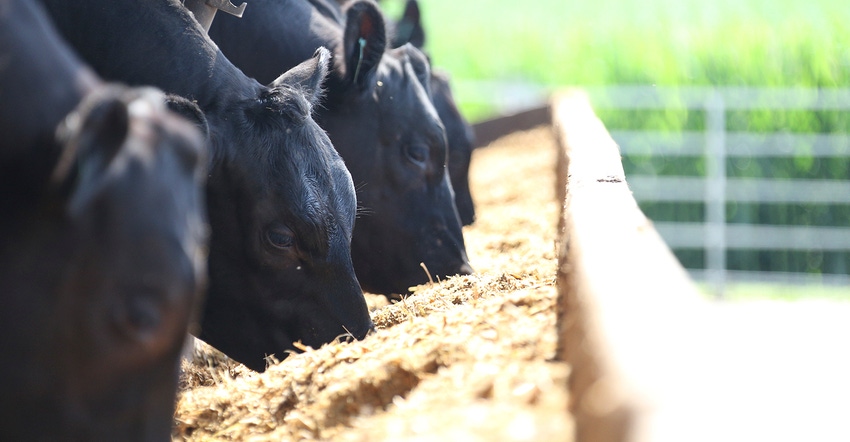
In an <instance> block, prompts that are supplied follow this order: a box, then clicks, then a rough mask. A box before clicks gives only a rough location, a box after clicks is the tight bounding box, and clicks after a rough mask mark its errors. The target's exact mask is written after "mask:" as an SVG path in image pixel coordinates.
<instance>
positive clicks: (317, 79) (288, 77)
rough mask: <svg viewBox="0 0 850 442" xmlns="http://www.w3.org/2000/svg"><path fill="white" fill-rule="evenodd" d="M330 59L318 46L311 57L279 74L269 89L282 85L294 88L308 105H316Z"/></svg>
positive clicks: (324, 50) (326, 52)
mask: <svg viewBox="0 0 850 442" xmlns="http://www.w3.org/2000/svg"><path fill="white" fill-rule="evenodd" d="M330 58H331V53H330V52H329V51H328V50H327V49H326V48H324V47H321V46H320V47H319V48H318V49H316V52H314V53H313V57H311V58H310V59H308V60H306V61H303V62H301V64H299V65H298V66H295V67H294V68H292V69H290V70H288V71H286V72H284V73H283V74H281V76H280V77H277V79H275V81H273V82H271V84H269V87H270V88H272V89H274V88H277V87H281V86H283V85H288V86H290V87H293V86H294V87H296V88H299V89H300V90H301V91H302V92H303V93H304V95H305V96H306V97H307V99H308V100H309V101H310V103H312V104H316V103H317V102H318V101H319V98H321V96H322V82H324V81H325V77H326V76H327V75H328V65H329V63H330Z"/></svg>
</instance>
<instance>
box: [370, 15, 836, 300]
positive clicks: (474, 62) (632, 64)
mask: <svg viewBox="0 0 850 442" xmlns="http://www.w3.org/2000/svg"><path fill="white" fill-rule="evenodd" d="M419 3H420V6H421V8H422V14H423V20H424V24H425V28H426V32H427V42H426V50H427V51H428V52H429V54H430V55H431V57H432V60H433V64H434V66H436V67H438V68H441V69H443V70H445V71H448V72H449V73H450V74H451V75H452V78H453V85H454V86H453V87H454V91H455V96H456V98H457V99H458V101H459V103H460V106H461V110H462V112H463V113H464V114H465V115H466V116H467V117H468V118H469V119H470V120H472V121H477V120H481V119H484V118H487V117H488V116H491V115H492V114H493V113H494V112H496V109H495V108H494V106H493V105H492V104H486V103H483V102H484V101H487V100H489V99H491V98H492V97H487V96H484V97H482V96H480V95H481V94H482V92H481V90H479V89H478V88H476V87H475V83H476V82H482V81H504V82H509V83H517V84H530V85H537V86H542V87H544V88H545V89H546V90H552V89H556V88H558V87H561V86H572V85H578V86H604V85H612V84H639V85H658V86H708V85H716V86H754V87H792V86H797V87H800V86H802V87H822V88H832V87H850V26H848V24H850V3H848V2H847V1H846V0H841V1H839V0H772V1H768V0H738V1H735V0H714V1H704V0H701V1H697V0H643V1H635V0H596V1H590V2H587V1H585V2H575V1H563V0H529V1H525V2H516V1H509V0H487V1H456V0H419ZM382 5H383V7H384V9H385V10H386V11H387V13H388V15H389V16H391V17H398V16H399V15H400V13H401V10H402V9H403V6H404V0H383V1H382ZM496 90H497V91H499V92H496V93H502V92H501V90H500V89H496ZM485 91H486V89H485ZM485 93H489V94H490V95H493V94H494V92H493V91H492V90H490V91H489V92H485ZM502 94H504V93H502ZM599 115H600V117H601V118H602V120H603V121H604V122H605V124H606V126H607V127H608V128H609V130H613V129H654V130H666V131H674V132H676V131H680V130H702V129H703V126H704V122H705V116H704V114H703V113H702V112H701V111H687V110H681V109H668V110H658V111H646V110H638V111H622V110H601V111H599ZM848 117H850V114H848V113H846V112H831V111H820V112H807V111H771V110H763V111H762V110H759V111H744V112H739V111H730V112H729V115H728V122H729V123H728V124H729V126H728V129H729V130H732V131H735V130H748V131H755V132H773V131H777V130H787V131H790V132H831V133H845V134H846V133H850V118H848ZM739 163H741V164H739ZM624 167H625V168H626V172H627V175H629V174H630V173H632V172H642V173H648V172H647V171H646V170H643V169H648V170H651V171H652V172H651V173H655V174H659V175H695V176H700V175H702V174H703V173H704V167H705V165H704V163H703V161H702V160H701V159H693V158H685V159H678V158H664V157H653V158H640V157H626V158H624ZM727 171H728V173H729V174H730V176H739V175H740V176H746V177H755V178H757V177H772V178H798V179H838V180H847V179H850V158H848V157H844V158H829V159H818V158H812V157H796V158H793V159H791V158H778V159H757V160H748V161H746V164H744V163H742V162H741V161H739V162H730V163H729V164H728V165H727ZM668 206H669V207H668ZM690 206H694V205H693V204H691V205H690ZM690 206H689V205H687V204H680V203H677V204H666V205H665V204H663V203H648V204H646V203H645V204H642V205H641V207H642V209H643V210H644V212H645V213H647V215H648V216H650V218H652V219H655V220H661V221H678V222H683V221H685V222H701V221H702V220H703V217H704V213H703V210H702V207H701V205H700V206H699V207H690ZM848 213H850V206H847V205H832V206H823V205H820V206H818V205H812V204H797V205H789V204H782V205H777V204H773V205H763V204H762V205H759V204H749V205H731V206H728V207H727V221H728V222H745V223H764V224H780V225H782V224H797V225H822V226H846V225H847V220H848V217H847V214H848ZM676 252H677V256H678V257H679V259H680V260H681V261H682V262H683V264H685V265H686V266H687V267H691V268H702V266H703V265H704V263H703V262H702V261H703V258H704V256H703V251H702V250H677V251H676ZM833 255H835V256H833ZM845 255H847V254H841V253H821V252H818V251H801V252H792V251H781V252H775V253H761V254H759V252H756V251H753V252H749V253H743V254H742V253H732V254H730V256H729V265H730V266H732V267H733V268H735V269H738V270H767V268H771V269H773V270H778V271H792V272H805V273H830V272H832V273H844V272H845V270H842V269H845V268H846V266H847V264H846V263H847V262H849V261H848V260H850V255H848V256H845ZM765 266H767V268H763V267H765ZM813 297H814V298H829V299H833V298H842V299H848V297H850V288H846V287H835V288H832V287H815V286H793V285H787V286H786V285H773V284H730V285H729V292H728V293H727V298H728V299H742V298H746V299H753V298H755V299H785V300H793V299H799V298H813Z"/></svg>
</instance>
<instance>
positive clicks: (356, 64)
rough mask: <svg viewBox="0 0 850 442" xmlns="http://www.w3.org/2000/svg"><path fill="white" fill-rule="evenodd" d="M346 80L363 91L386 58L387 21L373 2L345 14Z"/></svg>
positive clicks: (360, 3)
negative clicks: (382, 59)
mask: <svg viewBox="0 0 850 442" xmlns="http://www.w3.org/2000/svg"><path fill="white" fill-rule="evenodd" d="M343 44H344V49H345V50H344V55H345V77H346V80H347V81H349V82H350V83H351V84H355V85H358V86H359V87H361V88H363V87H365V86H366V85H368V84H369V82H368V78H370V77H371V76H372V74H373V73H374V71H375V70H376V69H377V67H378V64H379V63H380V62H381V57H383V56H384V50H385V49H386V46H387V34H386V27H385V24H384V17H383V16H382V15H381V11H380V10H379V9H378V6H377V5H376V4H375V3H373V2H372V1H370V0H364V1H357V2H354V3H352V4H351V5H350V6H349V7H348V10H347V11H346V17H345V35H344V38H343Z"/></svg>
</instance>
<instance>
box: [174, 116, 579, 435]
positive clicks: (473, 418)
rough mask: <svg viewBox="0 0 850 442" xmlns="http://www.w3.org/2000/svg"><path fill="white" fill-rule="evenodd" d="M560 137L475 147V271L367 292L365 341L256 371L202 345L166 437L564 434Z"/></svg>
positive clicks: (568, 424) (471, 240) (471, 242)
mask: <svg viewBox="0 0 850 442" xmlns="http://www.w3.org/2000/svg"><path fill="white" fill-rule="evenodd" d="M555 152H556V148H555V141H554V138H553V136H552V133H551V129H550V128H548V127H540V128H537V129H534V130H531V131H527V132H521V133H516V134H512V135H509V136H507V137H504V138H502V139H500V140H498V141H497V142H495V143H493V144H492V145H491V146H489V147H488V148H486V149H478V150H476V151H475V153H474V157H473V161H472V169H471V171H470V180H471V186H472V192H473V196H474V197H475V199H476V211H477V213H478V220H477V221H476V222H475V224H474V225H472V226H470V227H466V228H464V236H465V240H466V246H467V252H468V254H469V257H470V261H471V263H472V265H473V267H474V268H475V269H476V272H477V273H476V274H475V275H468V276H460V277H453V278H449V279H448V280H446V281H439V282H435V283H433V284H427V285H423V286H419V287H417V288H416V290H415V294H414V295H412V296H409V297H406V298H404V299H402V300H400V301H398V302H395V303H392V304H389V303H388V302H387V301H386V298H384V297H383V296H372V295H367V296H368V298H369V299H368V301H369V306H370V310H371V311H372V315H373V321H374V322H375V324H376V326H377V328H378V331H377V333H375V334H373V335H370V336H369V337H368V338H366V339H365V340H363V341H359V342H353V343H348V344H342V343H334V344H329V345H325V346H323V347H322V348H319V349H307V350H306V351H305V352H303V353H300V354H292V355H289V356H288V357H285V358H284V356H286V355H279V356H280V357H281V358H283V360H282V361H280V362H276V361H273V363H272V365H271V366H270V367H269V369H268V370H267V371H266V372H265V373H262V374H260V373H255V372H252V371H250V370H248V369H246V368H245V367H243V366H241V365H240V364H237V363H235V362H233V361H231V360H229V359H227V358H226V357H224V356H223V355H221V354H220V353H218V352H216V351H215V350H214V349H212V348H210V347H208V346H206V345H204V344H202V343H198V344H197V345H196V348H195V358H194V360H193V361H192V362H188V361H184V363H183V371H184V373H183V376H182V378H181V391H180V392H179V395H178V402H177V410H176V413H175V426H174V439H175V440H301V439H331V438H333V439H334V440H356V441H359V440H389V439H397V438H405V439H415V440H441V439H445V438H451V439H454V440H460V439H462V440H473V441H474V440H482V441H483V440H488V441H489V440H568V439H571V434H572V425H573V424H572V421H571V420H570V417H569V415H568V413H567V411H566V410H567V394H566V376H567V375H568V373H569V369H568V367H567V366H566V365H564V364H563V363H560V362H553V357H554V355H555V346H556V331H555V321H556V314H555V304H556V289H555V274H556V268H557V258H556V253H555V247H554V242H555V234H556V225H557V219H558V214H559V210H560V207H561V205H560V204H559V202H557V201H556V197H555V189H554V187H555V185H554V183H555V176H554V174H555Z"/></svg>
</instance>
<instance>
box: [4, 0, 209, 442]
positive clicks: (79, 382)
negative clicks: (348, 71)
mask: <svg viewBox="0 0 850 442" xmlns="http://www.w3.org/2000/svg"><path fill="white" fill-rule="evenodd" d="M0 60H3V63H2V67H0V168H2V170H3V172H4V173H3V175H0V194H2V195H3V198H2V202H0V213H2V219H0V287H2V290H0V302H2V308H0V360H2V364H0V391H2V394H0V440H9V441H13V440H166V439H168V437H169V434H170V430H171V423H172V415H173V411H174V394H175V391H176V388H177V374H178V368H179V367H178V362H179V355H180V350H181V348H182V344H183V342H184V340H185V337H186V332H187V328H188V325H189V322H190V319H191V317H192V315H193V314H194V313H195V310H196V308H197V307H198V305H197V304H198V300H199V296H200V294H201V290H202V286H203V284H204V280H205V272H204V254H203V243H204V240H205V226H206V222H205V219H204V214H203V199H202V198H203V196H202V193H201V192H202V181H203V180H202V178H203V173H202V162H203V161H204V157H205V155H204V154H205V152H204V148H205V145H204V142H203V138H202V136H201V134H200V133H199V132H198V131H197V130H196V129H195V128H194V127H193V125H192V124H190V123H189V122H187V121H186V120H184V119H183V118H180V117H179V116H177V115H176V114H174V113H172V112H169V111H168V110H167V109H166V100H165V96H164V95H163V94H162V92H160V91H157V90H153V89H150V88H142V89H128V88H126V87H123V86H116V85H105V84H102V83H100V81H99V80H98V79H97V78H96V77H95V76H94V75H93V74H92V72H91V71H89V70H88V69H86V68H85V67H83V65H82V64H81V63H80V61H79V60H78V59H77V58H76V57H75V56H74V55H73V54H72V53H71V51H70V50H69V48H68V47H67V46H65V45H64V44H63V42H62V41H61V40H60V39H59V38H58V36H57V35H56V33H55V31H54V30H53V29H51V28H50V25H49V22H48V20H47V19H46V18H45V16H44V14H43V11H41V10H39V9H38V8H37V4H35V3H33V2H30V1H28V0H0ZM75 107H76V110H75V111H74V112H71V111H72V110H73V109H75ZM69 112H71V113H70V114H69ZM60 122H63V123H62V124H61V130H60V134H61V141H60V140H58V139H57V137H56V134H57V126H60ZM6 173H9V174H8V175H7V174H6Z"/></svg>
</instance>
